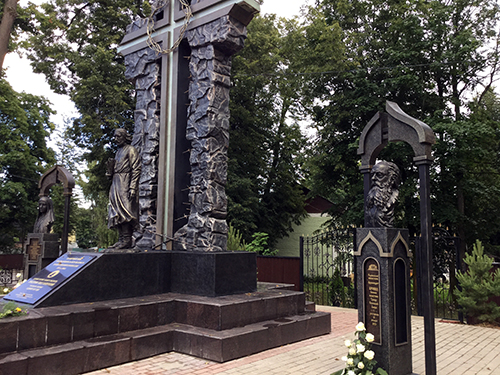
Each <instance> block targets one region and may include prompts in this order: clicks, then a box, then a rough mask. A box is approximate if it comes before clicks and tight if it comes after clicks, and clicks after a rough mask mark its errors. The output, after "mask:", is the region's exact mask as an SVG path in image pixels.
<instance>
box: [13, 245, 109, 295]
mask: <svg viewBox="0 0 500 375" xmlns="http://www.w3.org/2000/svg"><path fill="white" fill-rule="evenodd" d="M99 255H100V254H82V253H79V254H75V253H73V254H69V253H66V254H63V255H61V256H60V257H59V258H57V259H56V260H55V261H54V262H52V263H50V264H49V265H48V266H47V267H45V268H44V269H43V270H41V271H40V272H38V273H37V274H36V275H35V276H33V277H32V278H30V279H28V280H27V281H25V282H24V283H22V284H21V285H19V287H17V288H16V289H14V290H13V291H12V292H10V293H9V294H7V295H6V296H4V299H6V300H12V301H17V302H22V303H28V304H35V303H37V302H38V301H40V300H41V299H42V298H44V297H45V296H47V295H48V294H49V293H50V292H51V291H52V290H54V288H56V287H58V286H59V285H61V284H63V283H64V282H65V281H67V280H68V279H69V278H70V277H71V276H72V275H75V274H76V273H78V271H80V270H82V269H83V268H85V267H86V266H87V265H88V264H90V263H91V262H92V261H93V260H95V259H97V258H98V256H99Z"/></svg>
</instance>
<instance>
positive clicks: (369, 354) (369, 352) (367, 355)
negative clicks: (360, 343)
mask: <svg viewBox="0 0 500 375" xmlns="http://www.w3.org/2000/svg"><path fill="white" fill-rule="evenodd" d="M364 356H365V358H366V359H367V360H369V361H371V360H372V359H373V358H374V357H375V353H374V352H373V350H367V351H366V352H365V354H364Z"/></svg>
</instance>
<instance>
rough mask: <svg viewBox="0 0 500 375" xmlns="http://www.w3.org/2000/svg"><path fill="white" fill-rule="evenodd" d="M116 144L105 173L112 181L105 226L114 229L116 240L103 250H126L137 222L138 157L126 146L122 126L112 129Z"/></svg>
mask: <svg viewBox="0 0 500 375" xmlns="http://www.w3.org/2000/svg"><path fill="white" fill-rule="evenodd" d="M115 141H116V144H117V145H118V151H117V152H116V157H115V158H112V159H109V160H108V163H107V172H106V176H107V177H108V178H109V179H111V180H112V183H111V188H110V190H109V206H108V228H116V229H117V230H118V233H119V237H118V242H117V243H115V244H114V245H112V246H110V247H109V248H108V249H107V250H106V251H120V250H121V251H127V250H130V249H131V248H132V232H133V230H134V228H136V227H137V226H138V224H139V221H138V217H139V199H138V198H139V197H138V194H137V193H138V187H139V177H140V174H141V163H140V156H139V153H138V152H137V150H136V149H135V148H134V147H133V146H131V145H130V143H131V142H132V137H130V136H129V135H128V133H127V131H126V130H125V129H116V130H115Z"/></svg>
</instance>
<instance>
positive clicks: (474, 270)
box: [455, 240, 500, 323]
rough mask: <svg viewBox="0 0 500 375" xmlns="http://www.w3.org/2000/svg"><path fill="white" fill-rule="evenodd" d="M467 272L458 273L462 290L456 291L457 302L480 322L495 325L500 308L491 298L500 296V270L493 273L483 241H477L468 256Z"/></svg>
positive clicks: (499, 316)
mask: <svg viewBox="0 0 500 375" xmlns="http://www.w3.org/2000/svg"><path fill="white" fill-rule="evenodd" d="M465 263H466V264H467V266H468V270H467V272H464V273H462V272H460V271H459V272H458V273H457V279H458V280H459V281H460V286H461V290H459V289H456V290H455V293H456V295H457V302H458V303H459V304H460V306H462V309H463V311H464V312H465V313H466V314H468V315H469V316H471V317H475V318H477V319H478V320H479V321H480V322H488V323H495V322H496V320H497V319H498V318H500V306H498V305H497V304H496V303H495V302H494V301H490V300H489V299H490V298H491V297H495V296H498V295H500V270H497V271H496V272H495V273H494V274H493V273H491V268H492V263H493V259H492V258H490V257H489V256H487V255H485V254H484V248H483V246H482V244H481V241H479V240H478V241H476V243H475V244H474V248H473V250H472V254H467V255H466V257H465Z"/></svg>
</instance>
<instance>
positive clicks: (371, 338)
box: [366, 333, 375, 342]
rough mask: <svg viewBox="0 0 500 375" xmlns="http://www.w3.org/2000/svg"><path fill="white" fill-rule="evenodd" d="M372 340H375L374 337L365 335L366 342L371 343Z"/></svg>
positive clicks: (369, 334) (368, 334)
mask: <svg viewBox="0 0 500 375" xmlns="http://www.w3.org/2000/svg"><path fill="white" fill-rule="evenodd" d="M374 340H375V336H373V335H372V334H371V333H367V334H366V341H368V342H373V341H374Z"/></svg>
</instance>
